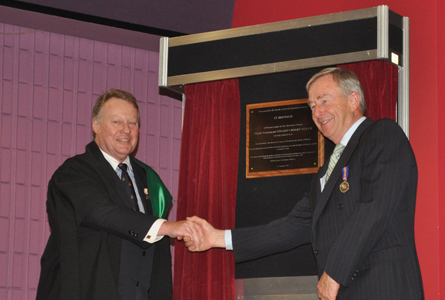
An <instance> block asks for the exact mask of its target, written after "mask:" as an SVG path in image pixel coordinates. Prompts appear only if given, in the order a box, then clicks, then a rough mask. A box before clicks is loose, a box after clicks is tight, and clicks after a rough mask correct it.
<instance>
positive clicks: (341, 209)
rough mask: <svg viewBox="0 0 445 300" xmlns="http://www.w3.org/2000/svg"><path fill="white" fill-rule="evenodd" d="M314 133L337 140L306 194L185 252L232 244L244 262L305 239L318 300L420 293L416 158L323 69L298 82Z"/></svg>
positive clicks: (337, 76)
mask: <svg viewBox="0 0 445 300" xmlns="http://www.w3.org/2000/svg"><path fill="white" fill-rule="evenodd" d="M306 88H307V90H308V94H309V97H308V105H309V106H310V108H311V110H312V117H313V120H314V122H315V124H316V125H317V127H318V129H319V130H320V132H321V133H322V134H323V135H324V136H325V137H326V138H328V139H330V140H331V141H332V142H334V143H335V144H336V148H335V149H334V151H333V154H332V155H331V159H330V160H329V162H327V163H325V164H324V166H323V167H321V168H320V170H319V172H318V174H317V175H316V176H315V177H314V179H313V181H312V186H311V192H310V194H309V195H307V196H306V197H304V198H303V199H301V200H300V201H299V202H297V204H296V205H295V207H294V209H293V210H292V211H291V212H290V213H289V215H287V216H286V217H284V218H281V219H278V220H275V221H272V222H271V223H269V224H267V225H263V226H257V227H252V228H240V229H234V230H231V231H225V232H224V231H221V230H216V229H214V228H213V227H212V226H211V225H210V224H208V223H207V222H206V221H204V220H202V219H199V218H197V217H192V218H189V219H190V220H193V221H194V222H197V223H198V224H200V225H201V226H202V227H203V228H204V234H205V236H206V237H205V239H204V240H203V241H202V243H196V241H194V242H193V241H188V239H186V246H188V247H189V250H190V251H203V250H206V249H209V248H211V247H222V248H224V247H225V248H227V249H233V250H234V255H235V260H236V261H238V262H240V261H246V260H251V259H255V258H258V257H262V256H266V255H269V254H273V253H278V252H281V251H285V250H289V249H292V248H294V247H298V246H300V245H302V244H307V243H312V247H313V252H314V255H315V257H316V260H317V266H318V274H319V282H318V285H317V288H318V296H319V298H320V299H329V300H331V299H351V300H357V299H360V300H363V299H369V300H376V299H378V300H383V299H388V300H395V299H400V300H407V299H423V286H422V279H421V274H420V268H419V263H418V259H417V254H416V248H415V241H414V212H415V204H416V189H417V165H416V160H415V157H414V154H413V151H412V149H411V146H410V144H409V141H408V140H407V138H406V136H405V134H404V133H403V131H402V130H401V128H400V127H399V126H398V125H397V124H396V123H395V122H393V121H391V120H388V119H382V120H379V121H377V122H373V121H372V120H370V119H366V118H365V117H364V115H365V112H366V105H365V101H364V97H363V92H362V88H361V85H360V82H359V81H358V79H357V77H356V76H355V74H354V73H352V72H350V71H347V70H344V69H340V68H328V69H325V70H323V71H321V72H319V73H317V74H316V75H314V76H313V77H312V78H311V79H310V80H309V82H308V84H307V86H306Z"/></svg>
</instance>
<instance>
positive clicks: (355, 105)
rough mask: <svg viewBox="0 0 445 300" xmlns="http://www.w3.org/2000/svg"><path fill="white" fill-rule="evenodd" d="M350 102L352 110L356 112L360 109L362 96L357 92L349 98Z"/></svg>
mask: <svg viewBox="0 0 445 300" xmlns="http://www.w3.org/2000/svg"><path fill="white" fill-rule="evenodd" d="M348 100H349V102H350V103H351V110H352V111H356V110H357V109H360V94H359V93H357V92H352V93H351V94H350V95H349V97H348Z"/></svg>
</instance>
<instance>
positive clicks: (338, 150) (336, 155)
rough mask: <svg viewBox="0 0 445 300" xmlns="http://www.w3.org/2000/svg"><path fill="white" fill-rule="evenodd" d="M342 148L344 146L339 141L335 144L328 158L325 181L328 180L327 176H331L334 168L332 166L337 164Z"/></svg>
mask: <svg viewBox="0 0 445 300" xmlns="http://www.w3.org/2000/svg"><path fill="white" fill-rule="evenodd" d="M344 149H345V146H344V145H342V144H340V143H339V144H337V145H336V146H335V149H334V152H333V153H332V155H331V159H330V160H329V166H328V171H327V172H326V182H327V181H328V179H329V176H331V173H332V170H334V167H335V165H336V164H337V162H338V159H339V158H340V156H341V154H342V153H343V150H344Z"/></svg>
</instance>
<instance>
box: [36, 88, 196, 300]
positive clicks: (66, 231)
mask: <svg viewBox="0 0 445 300" xmlns="http://www.w3.org/2000/svg"><path fill="white" fill-rule="evenodd" d="M92 129H93V136H94V141H93V142H91V143H90V144H88V145H87V146H86V151H85V153H83V154H81V155H76V156H74V157H72V158H69V159H67V160H66V161H65V162H64V163H63V164H62V166H60V167H59V168H58V170H57V171H56V172H55V173H54V175H53V176H52V178H51V180H50V182H49V185H48V200H47V211H48V219H49V223H50V226H51V235H50V238H49V240H48V243H47V246H46V249H45V252H44V254H43V256H42V259H41V267H42V268H41V276H40V281H39V286H38V291H37V299H38V300H40V299H42V300H43V299H45V300H48V299H59V300H60V299H63V300H68V299H76V300H81V299H83V300H103V299H107V300H111V299H114V300H142V299H144V300H148V299H153V300H157V299H166V300H168V299H171V298H172V276H171V256H170V240H169V239H168V238H163V236H165V235H169V236H170V237H174V238H176V237H177V238H178V239H182V238H183V237H184V236H188V237H190V238H191V239H199V238H202V237H203V233H202V231H201V229H200V228H199V226H197V225H196V224H194V223H192V222H190V221H182V222H168V221H166V220H165V219H164V218H166V216H167V213H168V209H169V205H170V202H171V195H170V193H169V192H168V190H167V189H166V188H165V186H164V185H163V184H162V181H161V180H160V178H159V177H158V176H157V174H156V173H155V172H154V171H153V170H152V169H151V168H150V167H148V166H147V165H145V164H144V163H142V162H140V161H138V160H136V159H135V158H134V157H132V156H131V155H130V154H131V153H132V152H133V151H134V149H135V148H136V146H137V143H138V138H139V109H138V106H137V102H136V99H135V98H134V97H133V95H131V94H130V93H127V92H125V91H121V90H111V91H109V92H106V93H105V94H103V95H102V96H100V97H99V98H98V99H97V101H96V104H95V106H94V109H93V116H92Z"/></svg>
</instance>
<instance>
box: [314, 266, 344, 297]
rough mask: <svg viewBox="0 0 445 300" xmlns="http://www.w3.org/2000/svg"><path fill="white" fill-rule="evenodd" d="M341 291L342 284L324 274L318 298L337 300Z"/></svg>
mask: <svg viewBox="0 0 445 300" xmlns="http://www.w3.org/2000/svg"><path fill="white" fill-rule="evenodd" d="M339 289H340V284H338V283H337V282H336V281H335V280H334V279H332V278H331V277H330V276H329V275H328V274H327V273H326V272H324V273H323V275H322V276H321V278H320V280H319V281H318V285H317V290H318V298H320V299H321V300H335V299H336V298H337V294H338V290H339Z"/></svg>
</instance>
